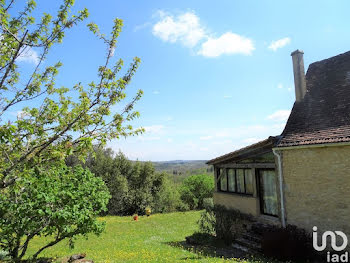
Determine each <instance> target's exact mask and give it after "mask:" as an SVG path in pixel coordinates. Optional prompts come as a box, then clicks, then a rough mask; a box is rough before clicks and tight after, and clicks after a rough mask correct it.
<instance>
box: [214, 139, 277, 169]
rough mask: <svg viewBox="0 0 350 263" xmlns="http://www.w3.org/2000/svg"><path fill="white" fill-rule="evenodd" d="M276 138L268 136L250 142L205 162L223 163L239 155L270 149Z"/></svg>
mask: <svg viewBox="0 0 350 263" xmlns="http://www.w3.org/2000/svg"><path fill="white" fill-rule="evenodd" d="M277 140H278V137H277V136H270V137H269V138H267V139H265V140H262V141H260V142H257V143H254V144H251V145H249V146H246V147H244V148H241V149H239V150H236V151H233V152H230V153H227V154H224V155H222V156H219V157H217V158H215V159H212V160H209V161H208V162H207V164H217V163H223V162H227V161H231V160H234V159H235V158H237V157H240V156H246V157H247V156H249V155H255V154H257V153H259V152H261V151H266V150H269V151H271V149H272V147H274V146H275V145H276V142H277Z"/></svg>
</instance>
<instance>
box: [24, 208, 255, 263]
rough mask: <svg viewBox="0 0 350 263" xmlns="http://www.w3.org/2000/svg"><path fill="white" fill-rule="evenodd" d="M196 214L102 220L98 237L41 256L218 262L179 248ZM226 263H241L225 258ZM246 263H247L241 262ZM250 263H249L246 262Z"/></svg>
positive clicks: (194, 225)
mask: <svg viewBox="0 0 350 263" xmlns="http://www.w3.org/2000/svg"><path fill="white" fill-rule="evenodd" d="M199 215H200V212H198V211H196V212H177V213H169V214H155V215H151V216H150V217H139V221H133V220H132V218H131V217H116V216H108V217H103V218H101V220H104V221H106V223H107V226H106V231H105V232H104V233H103V234H102V235H101V236H99V237H96V236H90V238H89V239H88V240H86V239H84V238H79V239H78V240H77V242H76V245H75V248H74V250H70V249H69V248H68V243H67V242H66V241H63V242H62V243H60V244H58V245H56V246H55V247H52V248H50V249H47V250H45V251H44V252H43V253H42V254H41V256H42V257H58V258H62V257H64V256H68V255H72V254H74V253H86V254H87V256H86V258H87V259H92V260H94V261H95V262H96V263H100V262H101V263H102V262H176V261H177V262H183V261H189V262H222V261H224V259H222V258H219V257H214V256H212V257H210V256H204V255H203V254H202V253H200V252H197V253H196V252H194V251H193V250H191V249H188V248H187V249H186V248H183V247H181V245H180V242H182V241H184V240H185V237H186V236H188V235H191V234H193V233H194V232H195V231H196V230H197V229H198V227H197V223H196V222H197V221H198V219H199ZM43 241H44V240H43V238H38V239H36V240H34V241H33V242H32V244H31V247H30V248H29V252H31V253H33V252H34V251H35V249H37V248H38V247H39V246H41V245H43ZM226 260H227V261H230V262H241V261H238V260H234V259H226ZM242 262H248V261H242ZM249 262H250V261H249Z"/></svg>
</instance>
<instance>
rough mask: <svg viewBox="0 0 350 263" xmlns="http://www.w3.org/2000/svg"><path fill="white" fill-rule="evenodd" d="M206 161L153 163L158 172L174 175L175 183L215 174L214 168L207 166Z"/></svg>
mask: <svg viewBox="0 0 350 263" xmlns="http://www.w3.org/2000/svg"><path fill="white" fill-rule="evenodd" d="M206 162H207V161H206V160H190V161H188V160H175V161H164V162H152V163H153V165H154V168H155V169H156V171H159V172H167V173H168V174H171V175H173V177H174V180H175V181H182V180H183V179H184V178H186V177H187V176H190V175H195V174H210V175H211V174H213V168H212V166H210V165H207V164H206Z"/></svg>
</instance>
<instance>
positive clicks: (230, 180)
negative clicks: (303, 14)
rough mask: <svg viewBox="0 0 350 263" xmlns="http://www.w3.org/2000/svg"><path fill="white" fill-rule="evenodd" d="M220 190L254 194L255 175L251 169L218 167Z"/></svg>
mask: <svg viewBox="0 0 350 263" xmlns="http://www.w3.org/2000/svg"><path fill="white" fill-rule="evenodd" d="M217 179H218V181H217V183H218V184H217V185H218V191H222V192H230V193H239V194H249V195H252V194H253V175H252V170H251V169H232V168H229V169H218V170H217Z"/></svg>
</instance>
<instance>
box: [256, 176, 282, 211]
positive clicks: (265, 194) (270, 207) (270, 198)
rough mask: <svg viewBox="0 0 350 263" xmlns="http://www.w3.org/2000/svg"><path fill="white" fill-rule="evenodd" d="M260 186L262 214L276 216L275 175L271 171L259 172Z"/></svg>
mask: <svg viewBox="0 0 350 263" xmlns="http://www.w3.org/2000/svg"><path fill="white" fill-rule="evenodd" d="M260 185H261V187H262V198H263V212H264V213H265V214H269V215H277V214H278V210H277V189H276V175H275V171H273V170H260Z"/></svg>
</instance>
